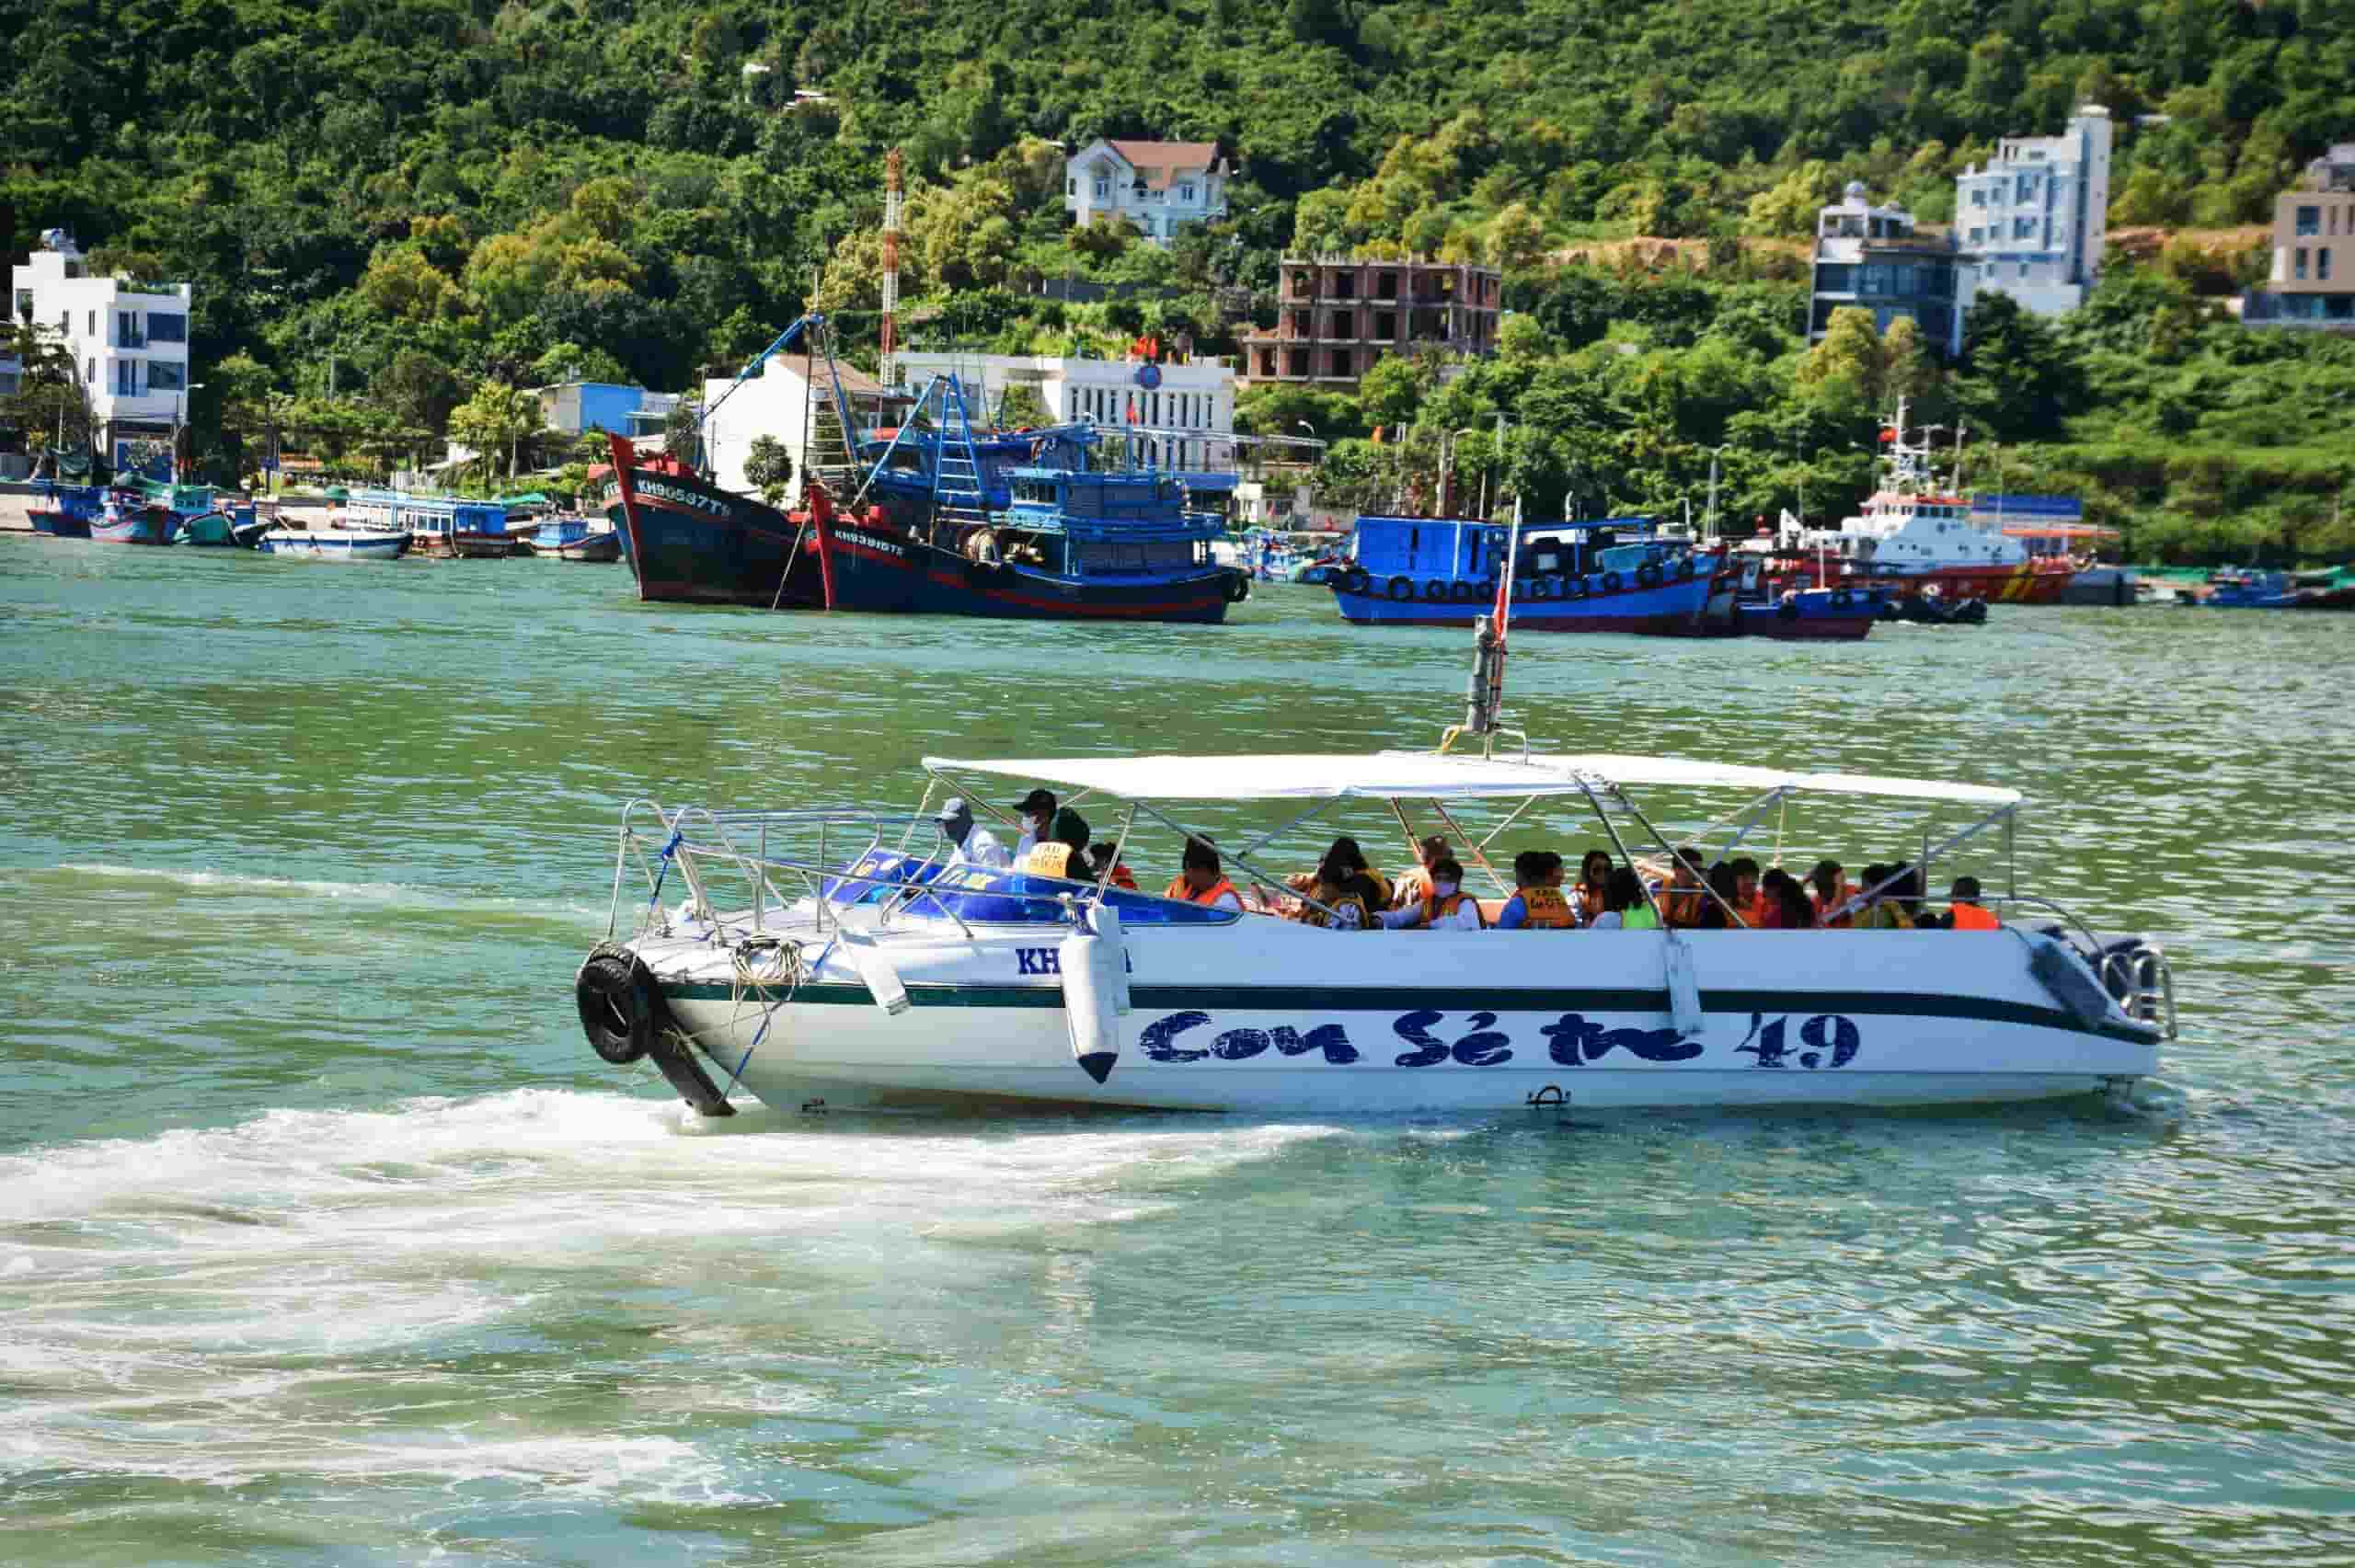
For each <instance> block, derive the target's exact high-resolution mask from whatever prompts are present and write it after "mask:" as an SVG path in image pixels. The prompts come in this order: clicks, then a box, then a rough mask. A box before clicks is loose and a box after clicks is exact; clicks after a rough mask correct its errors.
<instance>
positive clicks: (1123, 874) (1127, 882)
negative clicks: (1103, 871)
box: [1112, 860, 1137, 893]
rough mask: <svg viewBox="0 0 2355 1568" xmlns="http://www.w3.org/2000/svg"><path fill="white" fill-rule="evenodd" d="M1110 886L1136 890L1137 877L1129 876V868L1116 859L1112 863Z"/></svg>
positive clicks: (1131, 890)
mask: <svg viewBox="0 0 2355 1568" xmlns="http://www.w3.org/2000/svg"><path fill="white" fill-rule="evenodd" d="M1112 886H1113V887H1125V888H1127V889H1128V890H1129V891H1130V892H1132V893H1133V892H1135V891H1136V890H1137V879H1136V878H1135V877H1133V876H1130V875H1129V868H1128V867H1127V866H1125V865H1122V864H1120V862H1119V861H1117V860H1116V861H1114V862H1113V863H1112Z"/></svg>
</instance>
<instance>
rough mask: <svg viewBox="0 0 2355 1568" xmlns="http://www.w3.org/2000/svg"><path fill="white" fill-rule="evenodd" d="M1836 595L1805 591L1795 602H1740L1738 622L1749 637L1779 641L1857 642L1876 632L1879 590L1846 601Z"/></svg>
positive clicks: (1736, 622) (1735, 620)
mask: <svg viewBox="0 0 2355 1568" xmlns="http://www.w3.org/2000/svg"><path fill="white" fill-rule="evenodd" d="M1831 599H1832V595H1830V594H1826V593H1821V592H1813V593H1802V594H1800V595H1798V599H1797V601H1796V602H1794V603H1791V604H1737V605H1735V606H1734V626H1735V629H1736V630H1737V631H1739V632H1740V634H1741V635H1743V636H1745V637H1771V638H1773V639H1774V640H1775V641H1777V642H1856V641H1859V640H1860V639H1862V638H1865V637H1868V636H1870V635H1872V630H1873V624H1874V623H1875V622H1877V621H1878V620H1879V619H1880V606H1881V600H1880V597H1879V596H1878V594H1867V593H1857V594H1855V596H1854V597H1853V598H1852V599H1851V601H1849V602H1848V603H1847V604H1846V605H1834V604H1832V602H1831Z"/></svg>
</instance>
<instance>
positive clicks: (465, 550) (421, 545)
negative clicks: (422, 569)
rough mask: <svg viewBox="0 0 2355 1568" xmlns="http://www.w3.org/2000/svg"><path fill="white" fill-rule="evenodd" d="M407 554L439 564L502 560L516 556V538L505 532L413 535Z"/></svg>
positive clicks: (420, 533) (414, 533) (418, 533)
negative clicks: (435, 561) (420, 556)
mask: <svg viewBox="0 0 2355 1568" xmlns="http://www.w3.org/2000/svg"><path fill="white" fill-rule="evenodd" d="M409 553H410V554H412V555H423V556H425V557H427V558H428V559H431V560H441V561H454V560H465V561H491V560H504V559H506V558H507V557H508V556H510V555H513V554H514V553H515V539H514V537H513V536H512V535H511V534H505V533H434V532H413V533H411V534H410V535H409Z"/></svg>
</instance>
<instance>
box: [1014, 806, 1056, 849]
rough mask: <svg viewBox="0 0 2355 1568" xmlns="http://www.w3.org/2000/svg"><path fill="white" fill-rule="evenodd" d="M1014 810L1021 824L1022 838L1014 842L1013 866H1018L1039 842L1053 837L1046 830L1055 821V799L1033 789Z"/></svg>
mask: <svg viewBox="0 0 2355 1568" xmlns="http://www.w3.org/2000/svg"><path fill="white" fill-rule="evenodd" d="M1014 809H1015V811H1016V813H1017V816H1018V817H1019V818H1020V820H1021V823H1022V836H1021V837H1020V838H1018V839H1017V840H1015V841H1014V864H1017V865H1020V864H1022V863H1023V862H1024V861H1026V860H1028V859H1029V858H1030V852H1031V851H1032V850H1035V849H1037V848H1038V847H1039V843H1040V840H1042V839H1051V838H1053V837H1054V835H1053V834H1052V833H1050V832H1049V831H1047V829H1048V828H1049V826H1050V825H1051V824H1052V823H1053V821H1054V819H1055V797H1054V795H1053V793H1052V792H1051V791H1049V790H1043V789H1034V790H1032V791H1031V792H1030V793H1029V794H1028V795H1024V796H1023V797H1022V803H1021V804H1020V805H1019V806H1017V807H1015V808H1014Z"/></svg>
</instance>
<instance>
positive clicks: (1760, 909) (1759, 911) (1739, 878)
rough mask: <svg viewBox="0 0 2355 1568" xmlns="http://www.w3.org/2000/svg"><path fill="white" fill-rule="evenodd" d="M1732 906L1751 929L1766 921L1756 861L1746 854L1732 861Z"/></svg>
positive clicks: (1763, 898) (1763, 896) (1764, 901)
mask: <svg viewBox="0 0 2355 1568" xmlns="http://www.w3.org/2000/svg"><path fill="white" fill-rule="evenodd" d="M1732 869H1733V907H1734V912H1735V913H1737V914H1739V915H1740V916H1741V923H1742V924H1744V925H1746V926H1749V927H1750V928H1751V929H1752V930H1753V931H1754V930H1756V929H1757V928H1758V927H1760V926H1763V925H1764V924H1765V923H1766V895H1765V894H1764V893H1763V891H1762V890H1761V889H1760V888H1759V886H1758V863H1757V862H1756V861H1754V860H1752V859H1751V858H1750V857H1749V856H1748V855H1746V854H1745V855H1740V856H1738V857H1736V859H1735V860H1734V863H1733V868H1732Z"/></svg>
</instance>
